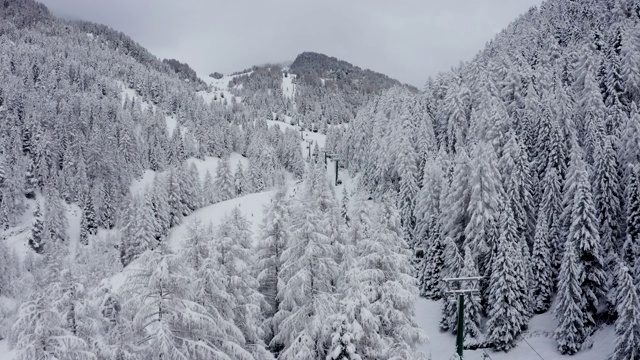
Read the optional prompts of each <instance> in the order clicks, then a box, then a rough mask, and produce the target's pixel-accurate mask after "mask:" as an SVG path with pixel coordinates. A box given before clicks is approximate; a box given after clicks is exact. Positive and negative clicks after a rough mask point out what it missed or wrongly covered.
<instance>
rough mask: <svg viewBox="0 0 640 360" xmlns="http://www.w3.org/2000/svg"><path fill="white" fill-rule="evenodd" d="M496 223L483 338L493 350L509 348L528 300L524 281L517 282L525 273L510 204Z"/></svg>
mask: <svg viewBox="0 0 640 360" xmlns="http://www.w3.org/2000/svg"><path fill="white" fill-rule="evenodd" d="M500 223H501V230H500V237H499V239H498V243H497V245H496V248H495V253H494V255H493V257H492V259H491V260H492V269H491V279H490V286H489V289H490V290H489V320H488V321H487V327H488V335H487V338H488V341H489V342H490V343H491V344H492V345H493V348H494V349H496V350H499V351H509V350H510V349H512V348H513V347H514V346H515V345H516V343H515V342H516V340H517V338H518V336H519V335H520V334H521V333H522V330H524V329H525V327H526V326H527V321H528V316H527V304H526V303H525V302H526V301H528V299H527V298H526V297H527V293H526V292H525V290H526V284H524V286H523V284H521V283H519V282H522V281H523V280H524V279H526V275H525V274H524V273H522V272H523V271H524V266H523V264H522V262H523V258H522V250H521V243H520V236H519V235H518V230H517V224H516V221H515V219H514V217H513V212H512V211H511V207H510V206H505V208H504V210H503V212H502V215H501V219H500Z"/></svg>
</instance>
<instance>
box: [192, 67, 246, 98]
mask: <svg viewBox="0 0 640 360" xmlns="http://www.w3.org/2000/svg"><path fill="white" fill-rule="evenodd" d="M252 72H253V71H249V72H246V73H242V74H236V75H225V76H223V77H222V78H220V79H214V78H212V77H209V76H207V77H206V79H205V80H204V81H205V82H206V83H208V84H209V85H210V86H211V91H198V94H199V95H200V96H202V98H203V99H204V101H206V103H207V104H211V102H212V101H218V102H222V101H224V99H228V101H229V105H231V103H230V101H231V99H233V98H234V95H233V94H232V93H231V92H230V91H229V90H230V89H229V82H230V81H231V80H233V78H236V77H238V76H242V75H251V73H252ZM235 88H236V89H241V88H242V84H240V85H236V87H235ZM235 99H236V102H241V101H242V98H241V97H239V96H235Z"/></svg>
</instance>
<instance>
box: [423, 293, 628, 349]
mask: <svg viewBox="0 0 640 360" xmlns="http://www.w3.org/2000/svg"><path fill="white" fill-rule="evenodd" d="M440 308H441V303H440V302H439V301H432V300H427V299H423V298H420V299H418V301H417V302H416V308H415V309H416V322H417V324H418V325H419V326H420V327H421V328H422V329H424V331H425V332H426V334H427V336H428V337H429V343H427V344H424V345H422V346H421V347H420V350H422V351H423V352H424V353H425V354H427V355H429V354H431V355H432V356H433V360H439V359H443V360H446V359H450V358H451V356H452V355H453V354H454V353H455V343H456V338H455V336H454V335H452V334H451V333H448V332H445V333H443V332H440V329H439V323H440V314H441V312H440ZM555 328H556V320H555V319H554V318H553V314H552V311H551V310H550V311H548V312H546V313H544V314H541V315H536V316H534V317H533V318H532V319H531V321H530V322H529V330H528V331H527V332H526V333H525V335H524V336H523V340H521V341H520V342H519V343H518V345H517V346H516V347H515V348H514V349H512V350H511V351H509V352H506V353H505V352H495V351H493V350H491V349H486V350H484V351H483V350H465V352H464V358H465V360H481V359H493V360H508V359H509V360H510V359H518V360H540V359H544V360H551V359H571V360H604V359H607V357H608V356H609V354H611V352H612V351H613V347H614V342H615V338H616V337H615V333H614V331H613V327H612V326H607V327H605V328H604V329H602V330H599V331H598V332H596V334H595V336H594V342H593V347H592V348H591V349H585V350H583V351H581V352H579V353H577V354H575V355H573V356H563V355H561V354H560V353H559V352H558V350H557V349H556V342H555V340H554V339H553V330H554V329H555ZM525 340H526V341H525ZM534 349H535V350H534ZM536 352H537V353H536ZM485 353H486V354H488V355H489V356H490V357H489V358H485V357H483V356H484V354H485ZM538 354H539V355H538Z"/></svg>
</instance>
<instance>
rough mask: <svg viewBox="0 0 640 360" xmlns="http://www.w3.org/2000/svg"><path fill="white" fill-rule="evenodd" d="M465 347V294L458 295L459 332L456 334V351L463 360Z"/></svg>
mask: <svg viewBox="0 0 640 360" xmlns="http://www.w3.org/2000/svg"><path fill="white" fill-rule="evenodd" d="M463 347H464V294H459V295H458V331H457V333H456V349H457V350H458V356H460V359H462V356H463V355H462V353H463Z"/></svg>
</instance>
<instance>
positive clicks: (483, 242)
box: [465, 145, 515, 275]
mask: <svg viewBox="0 0 640 360" xmlns="http://www.w3.org/2000/svg"><path fill="white" fill-rule="evenodd" d="M472 164H473V165H472V166H471V178H470V180H469V185H470V187H471V196H470V200H469V207H468V208H467V211H468V213H469V216H470V218H469V223H468V224H467V226H466V227H465V246H468V247H469V249H470V250H471V252H472V254H473V255H474V256H477V257H478V261H479V263H478V266H479V268H480V274H481V275H489V273H490V269H489V259H488V258H489V255H490V250H491V249H492V248H493V247H494V246H495V241H496V240H497V239H495V238H494V236H495V234H497V231H495V229H494V228H493V227H494V226H496V224H497V223H498V217H499V208H500V206H501V204H500V203H501V198H500V195H501V194H502V187H501V181H500V180H501V179H500V174H499V173H498V170H497V159H496V156H495V153H494V151H493V148H492V147H491V146H490V145H477V147H476V150H475V152H474V156H473V160H472ZM513 176H515V174H514V175H513Z"/></svg>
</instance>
